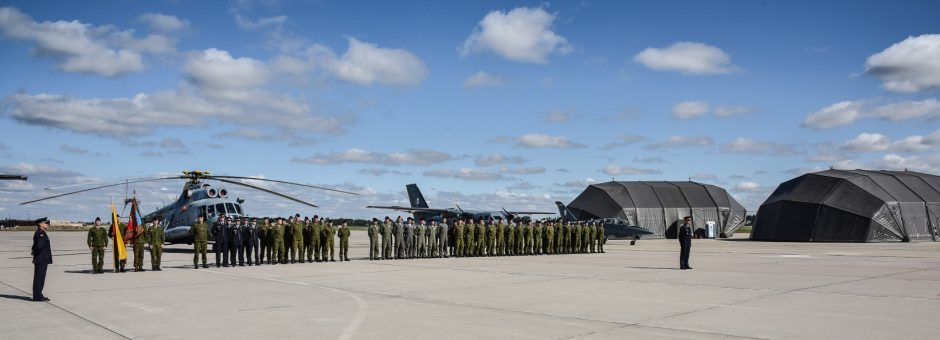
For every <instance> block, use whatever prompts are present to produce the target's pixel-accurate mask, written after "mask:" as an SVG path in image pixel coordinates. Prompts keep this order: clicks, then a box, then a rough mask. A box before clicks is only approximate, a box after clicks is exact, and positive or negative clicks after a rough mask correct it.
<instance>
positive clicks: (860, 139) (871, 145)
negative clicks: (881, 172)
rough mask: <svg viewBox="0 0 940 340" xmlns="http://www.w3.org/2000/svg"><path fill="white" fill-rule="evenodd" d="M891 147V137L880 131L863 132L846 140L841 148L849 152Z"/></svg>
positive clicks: (882, 149)
mask: <svg viewBox="0 0 940 340" xmlns="http://www.w3.org/2000/svg"><path fill="white" fill-rule="evenodd" d="M889 147H891V138H888V136H885V135H882V134H880V133H862V134H859V135H858V136H857V137H855V138H853V139H852V140H850V141H848V142H845V144H843V145H842V147H841V149H842V150H845V151H849V152H871V151H885V150H888V148H889Z"/></svg>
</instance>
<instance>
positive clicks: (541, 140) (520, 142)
mask: <svg viewBox="0 0 940 340" xmlns="http://www.w3.org/2000/svg"><path fill="white" fill-rule="evenodd" d="M515 142H516V146H518V147H524V148H533V149H534V148H556V149H578V148H584V147H586V145H584V144H580V143H576V142H573V141H571V140H569V139H568V137H565V136H550V135H546V134H542V133H530V134H527V135H523V136H520V137H519V138H516V140H515Z"/></svg>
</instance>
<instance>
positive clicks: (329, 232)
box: [320, 224, 336, 262]
mask: <svg viewBox="0 0 940 340" xmlns="http://www.w3.org/2000/svg"><path fill="white" fill-rule="evenodd" d="M335 238H336V227H334V226H332V225H329V224H327V225H325V226H323V229H322V230H321V231H320V245H321V246H322V247H323V253H322V254H320V258H321V259H322V260H323V261H326V254H327V252H329V254H330V261H333V262H336V260H335V259H334V257H333V255H334V254H335V251H334V248H333V245H334V243H333V242H334V239H335Z"/></svg>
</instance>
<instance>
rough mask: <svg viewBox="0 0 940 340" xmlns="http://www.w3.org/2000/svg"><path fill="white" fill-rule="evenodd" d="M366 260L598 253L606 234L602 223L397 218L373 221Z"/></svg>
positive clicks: (602, 248)
mask: <svg viewBox="0 0 940 340" xmlns="http://www.w3.org/2000/svg"><path fill="white" fill-rule="evenodd" d="M368 234H369V259H370V260H390V259H413V258H440V257H451V256H453V257H479V256H521V255H556V254H583V253H603V252H604V243H605V242H606V240H607V238H606V236H605V234H604V225H603V224H602V223H589V222H572V223H568V222H561V223H555V222H548V221H538V222H531V221H530V222H527V223H524V224H517V223H515V222H513V221H511V220H510V221H509V223H508V224H507V223H505V222H504V221H503V220H477V221H473V220H470V219H467V220H456V222H454V223H453V226H451V225H450V224H448V221H447V219H444V220H442V221H441V222H438V221H431V223H430V224H428V223H426V221H424V220H420V221H418V223H415V220H414V219H413V218H410V217H409V218H408V219H407V221H405V220H403V219H402V218H401V217H399V218H398V219H397V220H395V221H392V219H391V218H389V217H386V218H385V220H384V221H383V222H379V220H378V219H373V220H372V225H370V226H369V229H368Z"/></svg>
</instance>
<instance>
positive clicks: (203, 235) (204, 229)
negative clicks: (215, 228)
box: [189, 215, 219, 269]
mask: <svg viewBox="0 0 940 340" xmlns="http://www.w3.org/2000/svg"><path fill="white" fill-rule="evenodd" d="M204 219H205V218H204V217H203V216H202V215H199V217H198V218H197V219H196V223H195V224H193V227H192V228H190V229H189V233H190V234H191V235H192V236H193V268H195V269H199V262H198V261H199V257H200V255H201V256H202V267H203V268H209V265H208V264H206V245H207V244H208V243H209V226H208V225H207V224H206V222H204ZM216 254H218V253H216ZM218 263H219V260H218V257H216V266H218Z"/></svg>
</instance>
